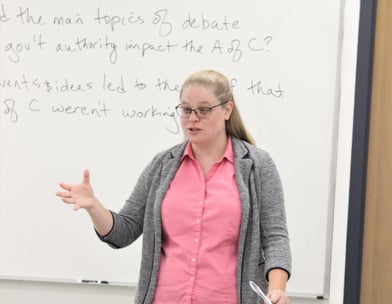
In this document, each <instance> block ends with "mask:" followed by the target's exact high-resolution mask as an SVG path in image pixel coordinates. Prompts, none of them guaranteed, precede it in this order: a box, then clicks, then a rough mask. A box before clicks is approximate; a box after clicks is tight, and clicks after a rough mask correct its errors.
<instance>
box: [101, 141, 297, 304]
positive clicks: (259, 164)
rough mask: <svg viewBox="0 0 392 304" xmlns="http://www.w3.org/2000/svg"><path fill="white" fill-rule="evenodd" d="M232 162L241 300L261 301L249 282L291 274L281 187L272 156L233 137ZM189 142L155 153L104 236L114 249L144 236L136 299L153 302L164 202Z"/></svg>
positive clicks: (261, 282) (139, 303)
mask: <svg viewBox="0 0 392 304" xmlns="http://www.w3.org/2000/svg"><path fill="white" fill-rule="evenodd" d="M232 142H233V150H234V166H235V174H236V180H237V186H238V190H239V194H240V199H241V205H242V215H241V217H242V218H241V229H240V237H239V243H238V258H237V272H236V278H237V294H238V303H241V304H255V303H261V301H259V299H258V298H257V296H256V294H255V293H254V292H253V291H252V290H251V289H250V287H249V281H250V280H253V281H255V282H256V283H258V284H259V285H260V286H262V288H263V289H264V290H266V288H267V287H268V283H267V278H268V271H270V270H271V269H274V268H280V269H283V270H285V271H287V272H288V274H290V272H291V253H290V245H289V239H288V232H287V226H286V215H285V208H284V199H283V191H282V185H281V181H280V178H279V174H278V172H277V169H276V167H275V164H274V162H273V160H272V159H271V157H270V156H269V154H268V153H267V152H265V151H263V150H261V149H258V148H256V147H255V146H252V145H250V144H248V143H246V142H244V141H241V140H239V139H236V138H232ZM185 146H186V142H185V143H181V144H179V145H177V146H174V147H172V148H170V149H168V150H166V151H164V152H161V153H159V154H157V155H156V156H155V157H154V159H153V160H152V161H151V162H150V164H149V165H148V166H147V167H146V168H145V169H144V171H143V172H142V174H141V176H140V177H139V180H138V182H137V183H136V186H135V188H134V190H133V192H132V194H131V196H130V197H129V198H128V199H127V201H126V203H125V205H124V206H123V207H122V209H121V210H120V211H119V212H118V213H116V212H112V215H113V218H114V225H113V228H112V230H111V231H110V233H109V234H108V235H106V236H104V237H101V239H102V240H103V241H104V242H107V243H108V244H109V245H110V246H112V247H114V248H121V247H125V246H127V245H129V244H131V243H132V242H133V241H135V240H136V239H137V238H138V237H139V236H140V235H141V234H143V249H142V262H141V268H140V276H139V284H138V287H137V292H136V298H135V303H137V304H142V303H143V304H147V303H151V302H152V300H153V298H154V293H155V288H156V284H157V277H158V270H159V262H160V255H161V233H162V231H161V212H160V208H161V203H162V200H163V198H164V196H165V193H166V191H167V189H168V187H169V185H170V183H171V181H172V179H173V177H174V175H175V173H176V172H177V169H178V167H179V165H180V162H181V158H182V155H183V152H184V149H185Z"/></svg>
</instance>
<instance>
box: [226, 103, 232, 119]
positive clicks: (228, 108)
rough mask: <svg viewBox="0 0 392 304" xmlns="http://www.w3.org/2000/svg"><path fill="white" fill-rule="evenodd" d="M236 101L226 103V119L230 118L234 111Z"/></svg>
mask: <svg viewBox="0 0 392 304" xmlns="http://www.w3.org/2000/svg"><path fill="white" fill-rule="evenodd" d="M233 108H234V102H233V101H231V100H230V101H229V102H227V103H226V104H225V120H229V118H230V116H231V113H232V112H233Z"/></svg>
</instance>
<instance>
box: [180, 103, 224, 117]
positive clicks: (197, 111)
mask: <svg viewBox="0 0 392 304" xmlns="http://www.w3.org/2000/svg"><path fill="white" fill-rule="evenodd" d="M228 102H229V100H228V101H225V102H221V103H218V104H216V105H214V106H212V107H198V108H194V109H192V108H191V107H184V106H182V105H181V104H179V105H177V106H176V107H175V110H176V113H177V115H178V116H180V117H181V118H189V117H190V116H191V115H192V112H195V115H196V116H197V117H198V118H206V117H208V116H210V115H211V112H212V110H213V109H214V108H217V107H219V106H223V105H225V104H227V103H228ZM181 109H187V110H188V111H189V114H186V115H184V113H179V110H181ZM200 109H202V111H207V112H206V113H205V114H201V115H200Z"/></svg>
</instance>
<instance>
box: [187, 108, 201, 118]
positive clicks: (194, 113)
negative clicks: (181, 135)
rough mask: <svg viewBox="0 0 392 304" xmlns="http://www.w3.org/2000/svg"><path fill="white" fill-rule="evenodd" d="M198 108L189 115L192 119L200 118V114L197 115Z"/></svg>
mask: <svg viewBox="0 0 392 304" xmlns="http://www.w3.org/2000/svg"><path fill="white" fill-rule="evenodd" d="M196 111H197V110H192V112H191V115H189V117H188V119H190V120H199V119H200V118H199V116H198V115H197V112H196Z"/></svg>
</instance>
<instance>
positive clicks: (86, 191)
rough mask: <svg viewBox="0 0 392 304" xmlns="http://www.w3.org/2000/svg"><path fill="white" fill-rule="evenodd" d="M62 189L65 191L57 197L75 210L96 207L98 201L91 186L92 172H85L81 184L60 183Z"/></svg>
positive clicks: (58, 193) (57, 193) (59, 192)
mask: <svg viewBox="0 0 392 304" xmlns="http://www.w3.org/2000/svg"><path fill="white" fill-rule="evenodd" d="M59 185H60V187H61V188H63V189H64V190H65V191H58V192H56V195H57V196H58V197H60V198H61V200H62V201H63V202H64V203H66V204H72V205H74V206H73V209H74V210H75V211H76V210H79V209H81V208H83V209H86V210H89V209H90V208H92V207H94V205H95V204H96V202H97V199H96V198H95V196H94V191H93V188H92V187H91V184H90V172H89V170H85V171H84V173H83V180H82V182H81V183H80V184H67V183H60V184H59Z"/></svg>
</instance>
